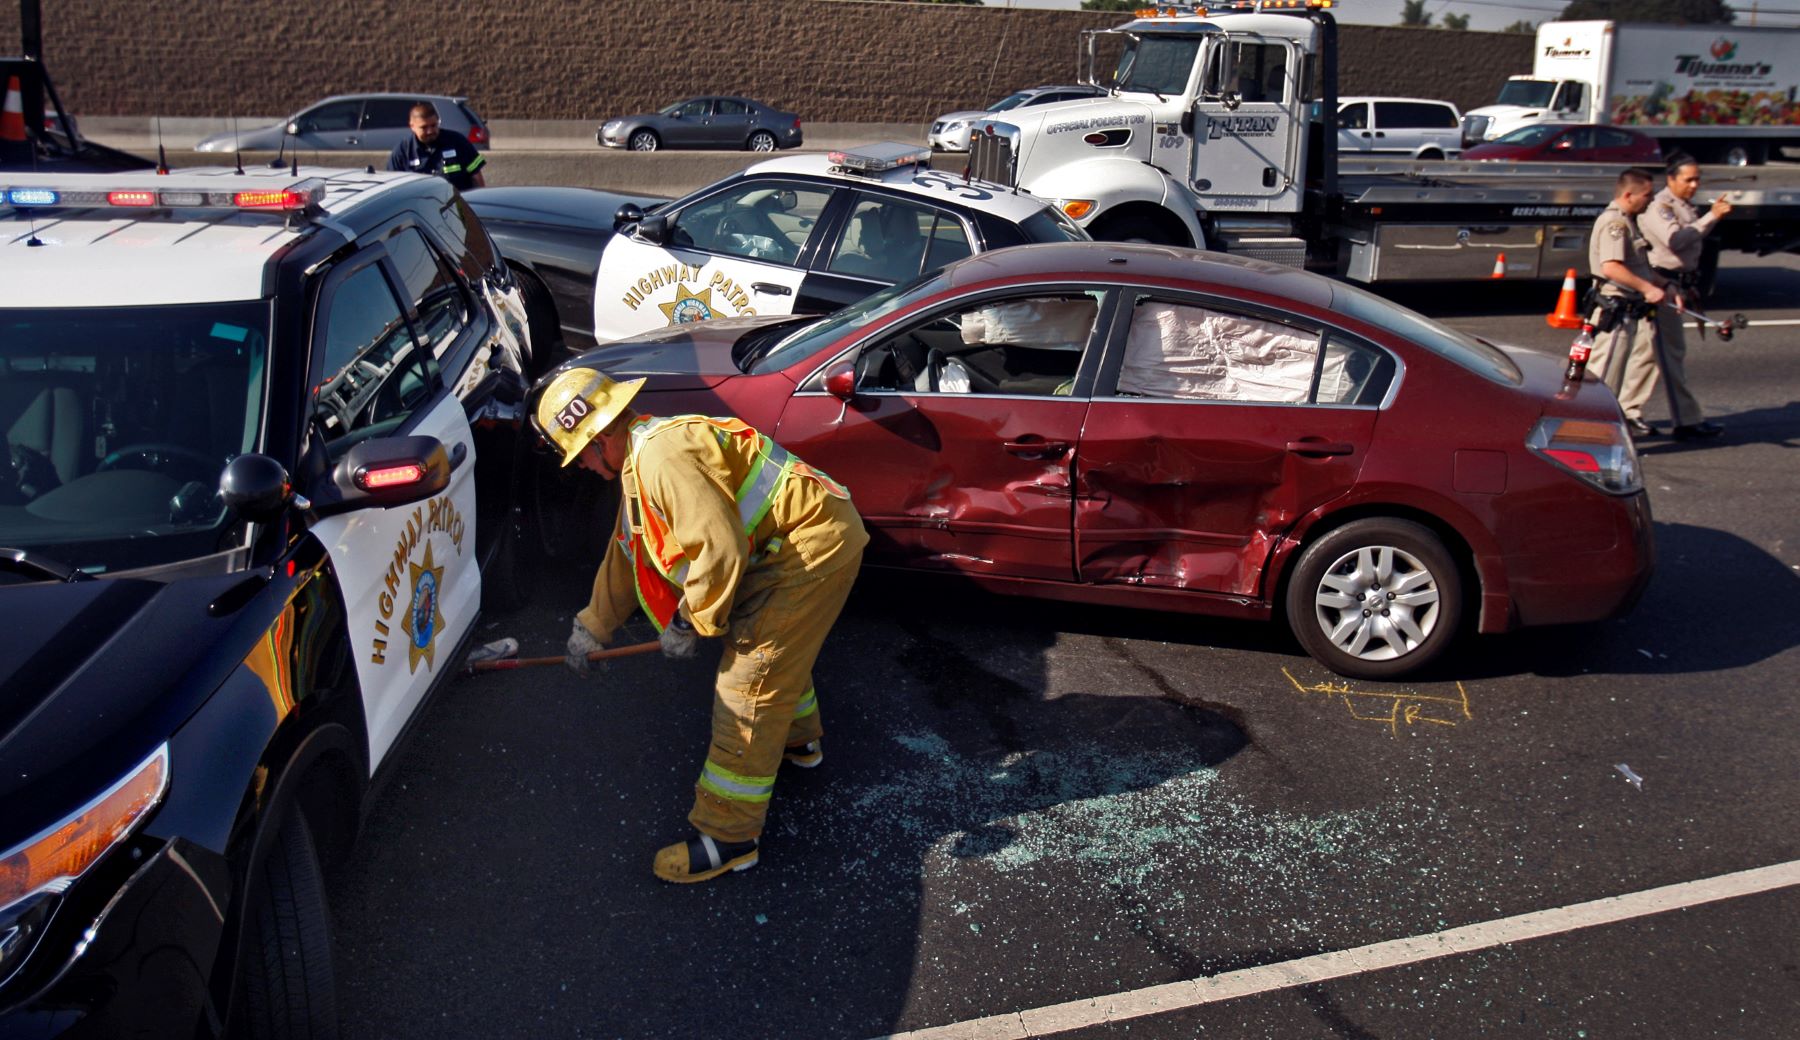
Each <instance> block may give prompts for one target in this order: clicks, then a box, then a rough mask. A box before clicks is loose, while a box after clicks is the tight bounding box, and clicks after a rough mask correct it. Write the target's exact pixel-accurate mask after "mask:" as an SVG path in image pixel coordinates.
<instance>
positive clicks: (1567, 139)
mask: <svg viewBox="0 0 1800 1040" xmlns="http://www.w3.org/2000/svg"><path fill="white" fill-rule="evenodd" d="M1462 157H1463V158H1464V159H1475V160H1481V161H1494V160H1500V159H1508V160H1512V161H1513V162H1600V163H1627V164H1629V163H1644V164H1648V165H1653V166H1654V165H1660V164H1661V163H1662V146H1661V145H1659V144H1657V143H1656V139H1655V138H1654V137H1650V136H1647V135H1645V134H1640V133H1638V132H1637V131H1636V130H1626V129H1624V128H1622V127H1617V126H1591V125H1587V126H1582V125H1578V126H1571V125H1569V124H1567V123H1538V124H1536V125H1533V126H1522V127H1520V128H1519V129H1517V130H1514V131H1513V132H1512V133H1510V134H1505V135H1503V136H1501V137H1497V138H1495V139H1494V140H1492V141H1489V142H1488V143H1486V144H1478V145H1475V146H1474V147H1472V148H1469V149H1468V150H1467V151H1465V152H1463V154H1462Z"/></svg>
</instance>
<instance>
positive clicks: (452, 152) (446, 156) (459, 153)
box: [388, 101, 487, 191]
mask: <svg viewBox="0 0 1800 1040" xmlns="http://www.w3.org/2000/svg"><path fill="white" fill-rule="evenodd" d="M407 125H408V126H410V127H412V136H411V137H408V138H407V139H406V140H404V141H401V142H400V143H399V144H397V145H395V146H394V151H393V154H391V155H389V156H388V169H390V170H396V171H399V172H401V173H435V174H437V175H438V176H440V177H442V178H444V179H445V180H447V181H449V182H450V186H451V187H453V188H455V189H456V190H457V191H468V190H469V189H470V188H485V187H487V178H486V177H484V176H483V175H482V173H481V170H482V168H483V167H485V166H486V165H487V157H486V156H484V155H482V154H481V153H480V152H478V151H476V150H475V146H474V145H472V144H470V143H469V139H468V138H466V137H464V136H463V135H461V134H459V133H457V132H456V131H454V130H445V129H443V128H442V127H441V126H439V125H438V110H437V106H436V105H433V104H432V103H431V102H429V101H421V102H419V103H418V104H416V105H414V106H413V107H412V115H411V118H410V119H408V121H407Z"/></svg>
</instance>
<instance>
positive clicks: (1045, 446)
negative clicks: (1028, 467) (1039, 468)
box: [1004, 435, 1069, 459]
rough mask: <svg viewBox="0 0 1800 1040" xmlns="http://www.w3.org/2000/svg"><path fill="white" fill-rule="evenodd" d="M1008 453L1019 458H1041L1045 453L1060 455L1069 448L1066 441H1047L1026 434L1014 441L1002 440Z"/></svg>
mask: <svg viewBox="0 0 1800 1040" xmlns="http://www.w3.org/2000/svg"><path fill="white" fill-rule="evenodd" d="M1004 447H1005V448H1006V451H1007V453H1008V454H1011V455H1017V456H1019V457H1021V458H1027V459H1030V458H1041V457H1042V456H1045V455H1062V454H1064V453H1066V452H1067V451H1068V450H1069V442H1068V441H1047V440H1043V439H1042V438H1039V437H1032V436H1030V435H1027V436H1025V437H1021V438H1019V439H1018V440H1016V441H1006V442H1004Z"/></svg>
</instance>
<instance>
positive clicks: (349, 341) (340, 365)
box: [309, 251, 439, 458]
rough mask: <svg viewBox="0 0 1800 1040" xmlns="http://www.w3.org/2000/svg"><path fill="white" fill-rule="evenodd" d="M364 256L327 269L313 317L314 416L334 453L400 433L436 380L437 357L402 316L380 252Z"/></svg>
mask: <svg viewBox="0 0 1800 1040" xmlns="http://www.w3.org/2000/svg"><path fill="white" fill-rule="evenodd" d="M365 255H368V256H369V257H370V258H369V259H368V260H362V259H361V258H359V260H358V261H353V263H354V264H355V266H353V267H349V268H347V269H346V268H340V269H339V270H337V271H334V272H332V275H331V277H330V278H329V280H328V281H327V283H326V285H325V290H324V292H323V293H322V294H321V299H320V303H319V306H320V315H319V318H318V320H317V321H315V322H314V345H313V368H312V374H311V381H310V383H309V385H310V386H312V387H313V388H314V389H313V399H312V418H313V421H314V423H316V424H317V426H318V428H319V430H320V432H321V433H322V434H323V435H324V437H325V442H326V446H327V450H328V451H329V453H330V454H331V456H332V457H334V458H335V457H337V456H338V455H340V454H341V453H342V452H343V451H345V450H347V449H348V448H349V446H350V445H351V444H353V443H355V442H357V441H360V440H364V439H366V438H368V437H376V436H384V435H387V434H391V433H395V432H397V431H398V430H399V429H400V427H401V426H403V425H404V424H405V422H406V420H407V419H408V418H409V417H410V416H411V415H412V413H413V411H414V410H415V409H417V408H419V407H420V406H421V405H423V404H424V403H425V402H427V401H429V400H430V399H431V395H432V393H433V391H434V390H436V388H437V386H438V383H439V379H438V366H437V358H436V356H435V355H434V354H433V353H432V351H431V350H430V349H429V346H428V345H427V344H424V343H422V342H421V341H420V339H419V338H418V337H417V336H416V335H415V333H414V331H413V327H412V325H411V323H410V322H408V321H407V320H406V316H405V314H404V313H403V312H402V310H401V306H400V301H399V299H398V298H397V297H396V296H395V294H394V288H393V286H392V285H391V284H390V283H389V281H388V277H387V274H386V272H385V271H384V270H383V268H382V265H381V264H380V263H377V262H375V258H377V257H379V256H380V253H379V252H378V251H370V252H369V253H368V254H365Z"/></svg>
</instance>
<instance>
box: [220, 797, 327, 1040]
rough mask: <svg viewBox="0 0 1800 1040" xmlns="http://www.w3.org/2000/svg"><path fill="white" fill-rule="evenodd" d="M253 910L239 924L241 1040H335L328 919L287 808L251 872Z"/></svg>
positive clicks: (302, 830) (305, 842)
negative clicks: (255, 878)
mask: <svg viewBox="0 0 1800 1040" xmlns="http://www.w3.org/2000/svg"><path fill="white" fill-rule="evenodd" d="M257 870H258V871H259V872H260V874H261V884H260V891H259V892H258V894H257V899H256V904H255V905H254V906H252V907H250V908H249V910H248V916H247V918H246V920H245V928H246V936H245V950H246V958H245V967H244V972H243V986H244V991H243V997H244V999H243V1009H244V1018H243V1021H242V1028H241V1030H239V1032H241V1033H242V1035H244V1036H247V1037H251V1038H254V1040H331V1038H334V1037H336V1036H337V1035H338V1022H337V984H336V979H335V976H334V973H333V971H332V966H331V915H330V911H329V910H328V908H327V907H326V904H325V881H324V877H323V875H322V874H321V872H320V870H319V857H318V854H317V852H316V850H315V849H314V848H313V840H312V831H311V829H310V828H308V827H307V825H306V818H305V817H304V816H302V815H301V813H300V810H299V808H298V806H291V807H290V808H289V809H288V811H287V816H286V819H284V820H283V821H282V824H281V831H280V833H279V834H277V835H276V838H275V844H274V847H273V848H271V849H270V850H269V853H268V855H267V857H265V858H264V860H263V862H262V863H261V864H259V865H258V867H257Z"/></svg>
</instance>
